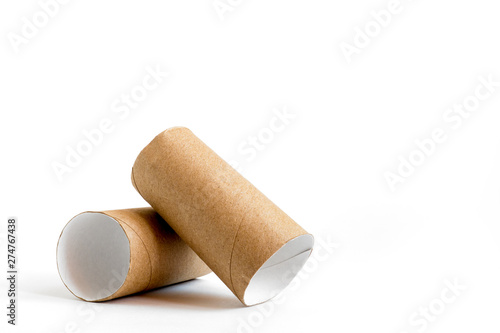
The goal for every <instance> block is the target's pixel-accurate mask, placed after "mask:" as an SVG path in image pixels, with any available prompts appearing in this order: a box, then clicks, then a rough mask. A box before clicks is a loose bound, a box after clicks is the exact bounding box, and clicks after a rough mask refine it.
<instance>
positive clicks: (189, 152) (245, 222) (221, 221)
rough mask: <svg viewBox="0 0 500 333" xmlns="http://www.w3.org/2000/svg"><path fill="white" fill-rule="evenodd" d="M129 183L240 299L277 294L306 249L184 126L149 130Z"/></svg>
mask: <svg viewBox="0 0 500 333" xmlns="http://www.w3.org/2000/svg"><path fill="white" fill-rule="evenodd" d="M132 182H133V185H134V187H135V188H136V189H137V191H138V192H139V193H140V194H141V195H142V197H143V198H144V199H145V200H146V201H147V202H148V203H149V204H150V205H151V206H152V207H153V208H154V209H155V210H156V211H157V212H158V213H159V214H160V215H161V216H162V217H163V218H164V219H165V220H167V221H168V223H169V224H170V226H171V227H172V228H173V229H174V230H175V231H176V232H177V233H178V234H179V236H180V237H181V238H182V239H183V240H184V241H185V242H186V243H187V244H188V245H189V246H190V247H191V248H192V249H193V250H194V251H195V252H196V253H197V254H198V255H199V256H200V258H201V259H203V261H205V263H207V265H208V266H209V267H210V268H211V269H212V270H213V271H214V272H215V273H216V274H217V275H218V276H219V277H220V278H221V280H222V281H223V282H224V283H225V284H226V285H227V286H228V287H229V288H230V289H231V290H232V292H233V293H234V294H235V295H236V296H237V297H238V298H239V299H240V301H241V302H243V304H245V305H253V304H258V303H262V302H264V301H266V300H268V299H270V298H272V297H274V296H275V295H277V294H278V293H279V292H280V291H281V290H283V289H284V288H285V287H286V286H287V285H288V284H289V282H290V281H291V280H292V279H293V277H295V275H296V274H297V273H298V271H299V270H300V269H301V268H302V266H303V265H304V263H305V261H306V260H307V258H308V257H309V255H310V253H311V251H312V247H313V242H314V241H313V237H312V236H311V235H310V234H308V233H307V232H306V231H305V230H304V229H302V228H301V227H300V226H299V225H298V224H297V223H296V222H294V221H293V220H292V219H291V218H290V217H289V216H288V215H286V214H285V213H284V212H283V211H282V210H281V209H279V208H278V207H277V206H276V205H275V204H274V203H273V202H271V201H270V200H269V199H268V198H267V197H266V196H264V195H263V194H262V193H261V192H260V191H259V190H257V189H256V188H255V187H254V186H253V185H252V184H250V182H248V181H247V180H246V179H245V178H243V176H241V175H240V174H239V173H238V172H237V171H236V170H234V169H233V168H232V167H231V166H230V165H229V164H227V163H226V162H225V161H224V160H222V158H220V157H219V156H218V155H217V154H216V153H215V152H214V151H212V150H211V149H210V148H209V147H208V146H206V145H205V144H204V143H203V142H202V141H201V140H200V139H198V138H197V137H196V136H195V135H194V134H193V133H192V132H191V131H190V130H189V129H187V128H183V127H174V128H171V129H168V130H166V131H164V132H162V133H161V134H159V135H158V136H156V138H155V139H154V140H153V141H152V142H151V143H150V144H149V145H148V146H146V147H145V148H144V149H143V150H142V152H141V153H140V154H139V156H138V157H137V160H136V161H135V164H134V166H133V169H132Z"/></svg>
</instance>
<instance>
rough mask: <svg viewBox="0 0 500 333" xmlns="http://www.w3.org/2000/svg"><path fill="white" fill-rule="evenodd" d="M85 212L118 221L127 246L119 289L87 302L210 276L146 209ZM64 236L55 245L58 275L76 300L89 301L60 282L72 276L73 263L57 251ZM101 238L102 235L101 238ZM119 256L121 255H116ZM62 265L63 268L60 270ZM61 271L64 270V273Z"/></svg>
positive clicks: (170, 229)
mask: <svg viewBox="0 0 500 333" xmlns="http://www.w3.org/2000/svg"><path fill="white" fill-rule="evenodd" d="M89 213H93V214H103V215H106V216H108V217H110V218H112V219H114V220H115V221H116V222H118V224H119V226H120V227H121V228H122V229H123V231H124V232H125V235H126V237H127V238H128V242H129V246H130V261H129V266H128V272H125V274H126V277H125V280H124V282H123V284H122V285H121V287H119V289H118V290H116V291H115V292H114V293H113V294H112V295H109V296H107V297H104V298H97V299H95V297H94V298H93V299H90V300H91V301H107V300H111V299H115V298H118V297H122V296H126V295H131V294H135V293H138V292H142V291H146V290H150V289H155V288H158V287H163V286H167V285H170V284H174V283H178V282H182V281H187V280H191V279H194V278H197V277H200V276H203V275H205V274H208V273H210V269H209V268H208V267H207V266H206V265H205V263H204V262H203V261H201V259H200V258H199V257H198V256H197V255H196V253H194V252H193V250H191V249H190V248H189V246H188V245H187V244H186V243H185V242H184V241H182V240H181V239H180V237H179V236H178V235H177V234H176V233H175V232H174V231H173V230H172V228H171V227H170V226H169V225H168V224H167V223H166V222H165V221H164V220H163V219H162V218H161V217H160V216H159V215H158V214H157V213H156V212H155V211H154V210H153V209H152V208H150V207H148V208H135V209H122V210H109V211H102V212H85V213H82V214H89ZM82 214H79V215H77V216H76V217H75V218H77V217H79V216H80V217H81V215H82ZM97 216H99V215H97ZM75 218H74V219H75ZM72 221H73V220H72ZM78 222H79V221H75V223H78ZM70 223H72V222H71V221H70V222H69V223H68V225H69V224H70ZM68 225H67V226H66V227H65V229H66V228H67V227H68ZM64 233H65V230H63V232H62V233H61V237H60V238H59V243H58V254H57V255H58V269H59V273H60V275H61V278H62V279H63V282H64V283H65V285H66V286H67V287H68V289H69V290H70V291H71V292H72V293H73V294H74V295H75V296H76V297H78V298H80V299H83V300H89V299H85V298H84V297H81V295H79V294H78V293H77V292H74V291H73V290H71V288H70V287H69V286H68V285H67V284H66V281H64V278H63V276H70V275H68V274H71V273H72V272H71V271H70V270H71V269H72V268H71V265H72V264H73V263H72V260H71V259H72V258H67V256H68V254H67V253H64V250H63V249H61V248H59V245H60V243H61V238H62V237H63V236H64ZM102 237H106V236H105V235H104V236H102ZM125 242H126V240H125ZM91 243H92V240H91V241H89V242H88V245H86V244H87V243H85V244H84V245H83V246H81V247H82V248H81V251H82V253H85V251H89V247H91V246H93V245H92V244H91ZM109 246H110V249H113V244H109ZM68 247H69V245H68ZM76 250H80V249H76ZM61 251H63V252H61ZM119 255H124V254H123V253H120V254H119ZM63 259H64V260H63ZM62 264H63V266H64V267H61V265H62ZM62 270H64V272H63V271H62ZM68 270H69V271H68ZM125 271H126V270H125ZM97 275H98V274H97ZM96 278H98V277H96ZM75 279H79V277H75V278H73V281H75ZM86 282H87V281H85V280H83V281H82V279H81V278H80V279H79V280H77V281H76V282H75V283H80V284H85V283H86Z"/></svg>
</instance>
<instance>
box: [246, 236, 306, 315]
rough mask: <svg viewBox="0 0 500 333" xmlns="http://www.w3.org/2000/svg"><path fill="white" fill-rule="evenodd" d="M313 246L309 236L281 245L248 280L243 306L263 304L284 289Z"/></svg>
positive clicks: (304, 261)
mask: <svg viewBox="0 0 500 333" xmlns="http://www.w3.org/2000/svg"><path fill="white" fill-rule="evenodd" d="M313 245H314V238H313V237H312V236H311V235H302V236H299V237H296V238H294V239H292V240H291V241H289V242H288V243H286V244H285V245H283V246H282V247H281V248H280V249H279V250H278V251H277V252H276V253H275V254H273V255H272V256H271V258H269V259H268V260H267V261H266V262H265V263H264V265H262V267H261V268H259V270H258V271H257V273H255V275H254V276H253V277H252V279H251V280H250V283H249V284H248V286H247V289H246V290H245V294H244V296H243V300H244V302H245V304H246V305H248V306H250V305H255V304H259V303H262V302H265V301H267V300H269V299H271V298H273V297H274V296H276V295H278V294H279V293H280V292H281V291H282V290H283V289H285V288H286V286H288V284H290V282H291V281H292V280H293V278H294V277H295V276H296V275H297V273H298V272H299V271H300V269H301V268H302V266H304V264H305V263H306V261H307V258H309V255H310V254H311V251H312V248H313Z"/></svg>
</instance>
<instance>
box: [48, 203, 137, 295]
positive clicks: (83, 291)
mask: <svg viewBox="0 0 500 333" xmlns="http://www.w3.org/2000/svg"><path fill="white" fill-rule="evenodd" d="M129 266H130V243H129V240H128V238H127V235H126V234H125V231H124V230H123V228H122V227H121V226H120V224H119V223H118V222H117V221H116V220H115V219H113V218H111V217H109V216H107V215H105V214H101V213H92V212H89V213H82V214H80V215H77V216H75V217H74V218H73V219H72V220H71V221H69V222H68V224H67V225H66V227H64V230H63V232H62V234H61V237H60V238H59V243H58V245H57V267H58V270H59V275H60V276H61V279H62V280H63V282H64V284H65V285H66V287H67V288H68V289H69V290H70V291H71V292H72V293H73V294H74V295H75V296H76V297H79V298H81V299H83V300H85V301H98V300H101V299H103V298H107V297H109V296H111V295H113V294H114V293H115V292H116V291H117V290H118V289H120V287H121V286H122V285H123V283H124V282H125V278H126V277H127V273H128V269H129Z"/></svg>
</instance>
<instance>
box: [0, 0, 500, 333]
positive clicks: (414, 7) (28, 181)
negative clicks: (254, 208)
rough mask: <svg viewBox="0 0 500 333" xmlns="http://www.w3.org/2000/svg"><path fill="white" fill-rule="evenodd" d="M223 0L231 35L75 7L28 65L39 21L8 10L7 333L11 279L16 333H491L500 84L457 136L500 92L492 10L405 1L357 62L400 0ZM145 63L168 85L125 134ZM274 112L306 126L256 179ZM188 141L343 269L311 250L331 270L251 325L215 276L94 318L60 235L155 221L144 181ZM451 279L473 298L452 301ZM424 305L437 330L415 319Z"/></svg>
mask: <svg viewBox="0 0 500 333" xmlns="http://www.w3.org/2000/svg"><path fill="white" fill-rule="evenodd" d="M227 1H229V0H226V1H223V3H226V4H227V3H229V6H231V11H227V12H225V13H224V14H223V15H222V17H223V20H222V19H221V16H220V15H219V13H218V12H217V10H216V9H215V8H214V6H213V3H212V0H205V1H175V2H174V1H151V0H149V1H148V0H146V1H123V0H121V1H118V0H115V1H104V2H103V1H76V0H74V1H70V2H69V3H68V4H64V5H60V8H59V10H58V12H57V13H56V14H55V15H54V16H53V17H51V18H50V19H49V21H48V23H47V25H46V26H44V27H41V28H39V29H38V33H36V34H35V35H34V36H30V38H27V39H26V40H24V43H23V44H21V45H19V47H18V52H16V48H15V47H13V44H12V43H11V40H10V39H12V36H13V34H16V35H18V36H22V29H23V25H25V24H26V23H25V21H23V17H26V18H27V19H28V20H29V21H31V22H32V21H33V15H36V13H38V12H40V10H41V7H40V5H39V3H38V2H37V1H34V0H30V1H8V2H7V1H3V2H2V4H1V5H0V30H1V31H0V32H1V42H0V60H1V61H0V97H1V98H0V110H1V111H0V112H1V122H0V126H1V130H0V142H1V161H0V175H1V188H2V190H1V193H0V207H1V214H0V218H1V219H2V223H1V226H2V227H1V235H2V239H1V251H2V254H1V255H0V258H2V263H1V265H0V266H1V267H2V270H3V271H6V268H5V267H6V260H5V259H6V242H5V234H6V229H7V227H6V225H7V218H8V217H9V216H16V217H17V218H18V220H19V225H18V239H19V242H18V246H19V250H18V256H19V272H20V280H19V285H18V288H19V290H20V294H19V298H18V306H19V307H18V326H16V327H15V328H12V327H10V325H7V324H6V321H7V317H6V315H5V313H6V312H7V310H6V309H5V307H6V304H7V296H6V288H7V284H6V279H5V278H2V279H1V281H2V282H1V297H0V301H1V304H2V306H0V308H1V309H3V310H1V311H0V312H1V313H0V318H2V319H1V324H0V326H1V327H2V329H1V330H2V332H4V331H5V330H4V329H5V328H6V327H8V332H56V333H59V332H109V331H111V330H113V331H116V332H126V331H135V332H137V331H139V330H140V331H150V332H237V331H238V329H239V331H240V332H248V331H255V332H305V331H308V330H313V331H320V332H326V331H328V332H384V333H387V332H394V333H400V332H408V333H412V332H419V331H420V332H473V331H477V332H481V331H484V332H486V331H488V332H493V331H498V330H499V329H500V322H498V320H497V317H498V313H499V310H500V302H498V298H499V297H500V286H499V282H498V281H500V260H499V258H500V248H499V243H500V241H499V239H500V227H499V219H500V205H499V203H500V176H499V175H498V173H499V171H498V170H500V155H499V153H498V152H499V144H500V131H499V130H498V128H499V121H500V113H499V110H500V96H499V95H500V87H496V88H495V89H494V91H493V93H491V94H490V96H488V98H485V100H483V101H480V103H479V105H478V106H477V108H476V109H475V111H473V112H471V113H470V117H468V118H467V119H464V120H463V121H462V122H461V123H460V126H458V128H456V129H455V128H453V127H452V126H451V125H453V124H454V123H451V122H449V121H448V122H447V121H446V120H445V119H444V118H443V115H445V114H446V112H447V110H448V109H449V108H451V107H453V105H454V104H457V103H458V104H459V103H462V102H463V101H464V100H468V101H470V102H471V103H472V102H473V101H474V98H471V96H473V95H474V93H475V90H476V87H478V86H479V85H480V79H479V77H480V76H482V77H484V78H487V77H488V76H491V78H492V80H493V81H500V71H499V66H500V65H499V59H500V40H499V38H498V31H500V20H499V19H498V13H499V9H500V8H499V7H498V4H497V3H496V2H494V1H491V0H476V1H451V0H448V1H444V0H441V1H429V0H419V1H416V0H415V1H409V0H401V2H400V10H399V12H398V13H396V14H392V16H391V20H390V22H389V23H388V24H386V25H387V26H386V27H382V28H381V29H380V31H376V30H373V31H375V32H374V33H372V36H373V37H370V42H369V44H368V45H366V46H365V45H362V46H363V47H359V48H358V53H356V54H354V55H352V57H350V60H351V61H350V62H348V59H347V58H346V56H345V55H344V54H343V52H342V49H341V45H344V46H345V45H346V44H342V43H343V42H344V43H349V44H352V45H354V44H353V43H354V39H355V38H356V36H357V34H359V33H358V32H357V31H358V30H357V28H359V29H364V28H365V26H366V25H368V26H369V27H371V28H372V29H377V25H373V23H370V22H372V21H374V18H373V16H371V15H370V12H371V11H373V10H374V11H376V12H379V11H380V10H383V9H386V8H387V7H388V4H389V1H383V0H380V1H346V0H344V1H307V2H306V1H300V2H299V1H285V0H281V1H263V0H242V1H239V2H237V1H235V0H233V1H229V2H227ZM42 19H43V17H42ZM42 23H43V22H42ZM378 27H380V25H378ZM377 33H378V34H377ZM9 36H10V37H9ZM357 37H358V39H359V38H361V37H359V36H357ZM9 38H10V39H9ZM358 45H361V44H359V40H358ZM148 66H149V67H151V68H156V67H157V66H159V68H161V70H163V71H166V72H168V73H169V76H168V78H165V79H164V81H163V82H162V83H161V84H160V85H159V86H158V87H157V88H156V89H154V91H151V92H149V93H148V95H147V97H146V98H145V100H144V101H142V102H141V103H140V104H139V105H138V106H137V107H136V108H135V109H132V110H130V113H129V114H128V115H127V116H126V117H122V118H123V119H122V118H120V115H121V116H124V114H123V113H115V112H113V108H112V105H113V103H114V102H115V100H116V99H119V98H120V96H121V95H122V94H129V93H130V92H131V90H132V89H134V87H137V85H138V84H141V82H142V80H143V78H144V77H145V76H146V75H147V71H146V68H147V67H148ZM481 89H482V88H481ZM485 91H486V90H484V89H483V90H482V92H483V93H484V92H485ZM276 109H278V110H283V109H287V110H288V111H289V112H291V113H293V114H294V115H295V118H294V119H293V120H291V121H290V122H289V123H288V124H287V125H286V126H285V127H284V129H283V130H282V131H281V132H279V133H274V138H273V140H271V141H270V142H268V143H267V144H265V145H264V146H263V147H261V148H262V150H261V151H258V153H257V154H256V157H255V158H253V159H251V161H247V159H249V156H250V155H249V154H248V155H245V154H241V153H240V152H239V151H238V147H239V146H242V145H245V144H246V143H245V142H246V141H247V140H248V138H249V137H251V136H256V135H259V134H261V135H264V134H266V133H267V134H269V131H267V130H265V128H266V127H268V126H269V123H270V121H271V120H272V119H273V117H274V113H273V112H274V111H273V110H276ZM105 118H109V119H111V120H112V121H113V124H114V127H113V130H112V132H111V133H108V134H106V135H104V137H103V139H102V142H100V143H99V144H98V145H95V146H93V148H92V151H91V153H90V154H88V156H85V157H84V158H83V159H82V161H80V164H79V165H77V166H76V167H74V168H72V172H71V173H65V174H64V175H63V177H62V181H59V180H58V177H57V176H56V173H55V172H54V170H53V163H54V162H60V163H64V160H65V158H66V154H67V150H66V149H67V147H68V146H69V147H72V148H73V149H74V148H75V147H76V146H77V145H78V144H79V143H80V142H82V140H85V136H84V135H83V131H85V130H86V131H90V130H92V129H95V128H97V127H98V125H99V122H100V121H101V120H102V119H105ZM456 121H457V122H458V120H456ZM456 124H457V123H455V125H456ZM179 125H182V126H187V127H189V128H190V129H191V130H193V132H194V133H195V134H196V135H197V136H199V137H200V138H201V139H202V140H204V141H205V142H206V143H207V144H208V145H209V146H211V147H212V148H213V149H214V150H215V151H216V152H217V153H219V154H220V155H221V156H222V157H223V158H225V159H227V160H235V161H238V162H240V164H241V166H240V168H241V172H242V173H243V175H244V176H245V177H247V178H248V179H249V180H251V181H252V182H253V183H254V184H255V185H256V186H257V187H258V188H259V189H260V190H261V191H262V192H264V193H265V194H266V195H268V196H269V197H270V198H271V199H272V200H274V201H275V202H276V203H277V204H278V205H279V206H280V207H281V208H282V209H283V210H284V211H285V212H287V213H288V214H289V215H290V216H291V217H292V218H294V219H295V220H296V221H297V222H298V223H299V224H301V225H302V226H303V227H304V228H305V229H307V230H308V231H309V232H311V233H313V234H314V235H315V236H316V239H317V240H323V243H327V242H332V240H333V241H334V242H335V243H336V244H338V246H336V247H335V249H334V251H330V252H331V254H330V253H329V252H327V251H326V250H331V248H328V246H327V247H326V248H325V247H323V248H321V245H320V243H319V242H317V244H316V245H317V247H316V251H317V253H320V254H321V255H322V256H321V258H319V257H316V258H314V257H313V259H312V260H314V262H312V264H311V265H310V266H309V267H308V271H309V272H306V273H305V274H303V275H302V276H301V277H299V278H297V279H296V280H295V281H294V282H293V283H294V288H293V290H290V289H289V290H287V291H285V294H284V297H283V299H284V301H283V302H281V303H280V304H275V303H266V304H264V305H261V306H257V307H251V308H244V307H242V305H241V304H240V303H239V301H238V300H237V299H236V298H235V297H234V296H233V295H232V293H231V292H230V291H229V290H228V289H227V288H226V287H225V285H224V284H223V283H222V282H220V281H219V280H218V279H217V277H216V276H214V275H213V274H212V275H210V276H208V277H206V278H202V279H199V280H195V281H192V282H188V283H185V284H181V285H177V286H175V287H171V288H164V289H161V290H158V291H154V292H150V293H146V294H142V295H140V296H133V297H127V298H123V299H119V300H114V301H110V302H107V303H104V304H101V305H94V304H91V303H84V302H81V301H79V300H77V299H76V298H74V297H73V296H72V295H71V294H70V293H69V292H68V291H67V290H66V289H65V287H64V285H63V284H62V283H61V281H60V279H59V276H58V273H57V269H56V261H55V249H56V244H57V239H58V237H59V233H60V232H61V230H62V228H63V227H64V225H65V223H66V222H67V221H68V220H69V219H70V218H71V217H72V216H74V215H75V214H77V213H79V212H82V211H86V210H106V209H118V208H129V207H140V206H145V205H146V203H145V202H144V201H143V200H142V198H141V197H140V196H139V195H138V194H137V193H136V191H135V190H134V188H133V187H132V185H131V182H130V171H131V166H132V164H133V162H134V160H135V158H136V156H137V154H138V153H139V152H140V150H141V149H142V148H143V147H144V146H145V145H146V144H147V143H148V142H149V141H150V140H151V139H153V137H154V136H155V135H156V134H158V133H160V132H161V131H163V130H165V129H166V128H169V127H171V126H179ZM435 128H440V129H442V130H443V131H445V133H446V137H447V140H445V142H443V143H439V144H435V147H434V149H433V151H432V153H430V154H429V156H428V157H425V160H424V161H423V163H422V165H420V166H417V167H416V168H415V170H414V171H413V174H411V175H409V176H408V177H406V178H404V179H405V181H404V183H398V184H397V185H396V188H395V191H391V188H390V186H389V185H388V183H387V181H386V179H385V177H384V174H385V173H386V172H393V173H396V172H397V168H398V166H399V163H400V162H399V159H398V158H399V156H402V157H403V158H405V159H408V158H409V156H410V154H412V153H413V152H414V151H415V150H416V149H418V148H417V145H416V143H415V140H425V139H427V138H430V137H431V135H432V131H433V130H434V129H435ZM266 131H267V132H266ZM262 133H264V134H262ZM414 154H417V155H418V154H419V153H418V152H417V153H414ZM417 155H415V156H417ZM420 156H422V155H420ZM325 240H326V241H325ZM2 276H4V274H3V273H2ZM446 281H450V282H451V283H455V282H457V283H459V284H460V285H463V286H465V287H466V290H463V291H460V292H457V294H458V296H455V295H453V294H452V293H450V292H449V290H448V289H447V288H448V287H447V282H446ZM443 293H444V295H445V296H446V297H447V298H446V299H447V300H448V303H446V304H445V303H444V302H443V301H441V295H442V294H443ZM452 296H453V297H452ZM450 298H452V301H450ZM443 304H444V307H443ZM429 306H431V307H433V309H432V310H431V312H430V313H431V314H432V313H433V312H434V314H435V315H432V320H431V319H425V320H423V322H422V318H423V317H419V316H420V315H419V314H418V311H419V309H420V310H422V309H425V308H428V307H429ZM422 311H424V310H422ZM432 311H433V312H432ZM416 312H417V313H416ZM412 318H413V319H414V320H417V319H418V320H420V321H419V324H418V325H417V324H415V322H413V323H412V322H410V321H411V320H412ZM424 324H425V325H424ZM245 325H247V326H245ZM243 326H245V327H244V328H243Z"/></svg>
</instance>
